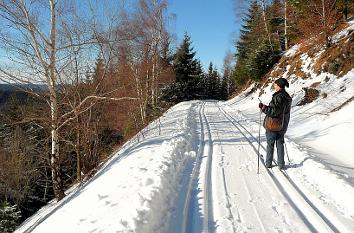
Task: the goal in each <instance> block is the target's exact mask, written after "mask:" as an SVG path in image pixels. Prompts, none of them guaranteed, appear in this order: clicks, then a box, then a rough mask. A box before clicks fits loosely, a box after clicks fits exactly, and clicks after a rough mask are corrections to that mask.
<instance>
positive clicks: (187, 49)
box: [161, 33, 203, 103]
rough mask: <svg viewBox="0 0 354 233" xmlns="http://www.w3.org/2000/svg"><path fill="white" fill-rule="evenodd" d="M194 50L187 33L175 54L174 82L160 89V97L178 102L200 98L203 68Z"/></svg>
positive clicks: (201, 94) (201, 96)
mask: <svg viewBox="0 0 354 233" xmlns="http://www.w3.org/2000/svg"><path fill="white" fill-rule="evenodd" d="M195 55H196V52H194V50H193V48H192V47H191V39H190V37H189V35H188V34H187V33H185V35H184V39H183V41H182V43H181V45H180V47H179V48H178V49H177V52H176V54H175V56H174V57H175V58H174V62H173V68H174V71H175V75H176V82H175V83H173V84H171V85H170V86H168V87H165V88H164V89H163V90H162V97H161V98H162V99H163V100H165V101H168V102H173V103H178V102H181V101H186V100H193V99H202V98H203V89H202V88H203V87H202V85H201V83H202V80H203V70H202V66H201V64H200V61H199V60H198V59H197V58H195Z"/></svg>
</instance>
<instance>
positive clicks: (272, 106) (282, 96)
mask: <svg viewBox="0 0 354 233" xmlns="http://www.w3.org/2000/svg"><path fill="white" fill-rule="evenodd" d="M291 102H292V99H291V97H290V95H289V94H288V93H287V92H286V91H285V90H284V89H281V90H279V91H277V92H275V93H274V94H273V98H272V100H271V101H270V103H269V106H268V107H266V108H264V109H263V112H264V113H265V114H266V115H267V116H270V117H273V118H279V117H283V113H284V124H283V129H282V130H281V131H279V132H278V133H283V134H285V132H286V130H287V129H288V125H289V121H290V108H291Z"/></svg>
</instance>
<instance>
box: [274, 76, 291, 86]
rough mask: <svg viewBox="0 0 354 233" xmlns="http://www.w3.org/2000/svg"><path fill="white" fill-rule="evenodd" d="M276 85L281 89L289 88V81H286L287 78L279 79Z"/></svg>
mask: <svg viewBox="0 0 354 233" xmlns="http://www.w3.org/2000/svg"><path fill="white" fill-rule="evenodd" d="M275 83H276V84H277V85H278V86H279V87H280V88H285V87H289V83H288V80H286V79H285V78H279V79H277V80H275Z"/></svg>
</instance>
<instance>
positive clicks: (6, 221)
mask: <svg viewBox="0 0 354 233" xmlns="http://www.w3.org/2000/svg"><path fill="white" fill-rule="evenodd" d="M20 218H21V212H20V210H19V209H18V207H17V205H10V203H8V202H7V201H5V202H3V203H2V204H1V206H0V232H4V233H7V232H9V233H10V232H13V231H15V229H16V227H17V226H18V224H19V220H20Z"/></svg>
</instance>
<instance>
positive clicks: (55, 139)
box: [47, 0, 65, 201]
mask: <svg viewBox="0 0 354 233" xmlns="http://www.w3.org/2000/svg"><path fill="white" fill-rule="evenodd" d="M49 3H50V8H51V21H50V24H51V28H50V64H49V73H47V74H48V75H49V85H48V86H49V92H50V107H51V120H52V125H51V128H52V129H51V131H52V135H51V141H52V150H51V160H50V161H51V169H52V180H53V189H54V194H55V197H56V198H57V199H58V201H59V200H61V199H63V197H64V196H65V194H64V191H63V182H62V179H61V174H60V158H59V133H58V98H57V94H56V71H55V65H56V40H55V39H56V27H55V25H56V12H55V10H56V9H55V6H56V2H55V0H49Z"/></svg>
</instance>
